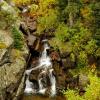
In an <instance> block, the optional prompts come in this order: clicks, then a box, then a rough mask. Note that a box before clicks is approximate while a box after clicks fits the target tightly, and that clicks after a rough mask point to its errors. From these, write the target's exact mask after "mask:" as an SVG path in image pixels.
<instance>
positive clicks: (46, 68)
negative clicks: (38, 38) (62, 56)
mask: <svg viewBox="0 0 100 100" xmlns="http://www.w3.org/2000/svg"><path fill="white" fill-rule="evenodd" d="M43 42H44V50H43V52H42V54H41V57H40V58H39V64H38V66H36V67H35V68H31V69H29V70H26V74H27V76H28V77H29V75H30V73H31V72H32V71H35V70H37V69H39V70H41V72H40V74H39V75H38V85H39V89H38V91H37V93H40V94H45V92H46V90H47V88H46V87H44V85H43V83H42V80H43V78H44V77H46V75H48V76H49V80H50V84H51V90H50V96H55V95H56V78H55V76H54V75H53V71H54V69H53V68H52V62H51V58H50V57H49V56H48V55H47V50H48V49H50V47H49V45H48V43H47V40H43ZM33 88H34V85H33V84H32V82H30V81H29V78H27V79H26V87H25V93H35V92H34V89H33Z"/></svg>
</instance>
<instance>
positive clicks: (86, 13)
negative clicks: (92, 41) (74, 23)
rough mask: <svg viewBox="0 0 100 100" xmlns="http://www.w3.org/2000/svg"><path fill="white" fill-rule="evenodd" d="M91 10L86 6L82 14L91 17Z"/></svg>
mask: <svg viewBox="0 0 100 100" xmlns="http://www.w3.org/2000/svg"><path fill="white" fill-rule="evenodd" d="M90 13H91V10H90V9H89V8H88V7H84V8H82V9H81V14H82V16H83V17H84V18H87V17H89V15H90Z"/></svg>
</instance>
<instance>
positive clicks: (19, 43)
mask: <svg viewBox="0 0 100 100" xmlns="http://www.w3.org/2000/svg"><path fill="white" fill-rule="evenodd" d="M12 36H13V38H14V47H15V48H16V49H22V47H23V44H24V42H23V37H22V34H21V32H20V31H19V30H18V29H17V28H16V27H13V28H12Z"/></svg>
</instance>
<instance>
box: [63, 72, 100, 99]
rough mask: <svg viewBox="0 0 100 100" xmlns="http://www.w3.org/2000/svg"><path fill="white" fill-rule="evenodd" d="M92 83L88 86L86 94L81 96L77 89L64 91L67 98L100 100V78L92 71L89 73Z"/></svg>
mask: <svg viewBox="0 0 100 100" xmlns="http://www.w3.org/2000/svg"><path fill="white" fill-rule="evenodd" d="M88 77H89V79H90V85H88V86H87V87H86V92H85V94H84V95H82V96H80V95H79V93H78V91H76V90H70V89H69V90H67V91H64V94H65V97H66V100H100V78H98V77H97V76H96V75H93V74H92V73H91V72H90V73H89V74H88Z"/></svg>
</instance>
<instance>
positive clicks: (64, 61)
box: [62, 57, 75, 69]
mask: <svg viewBox="0 0 100 100" xmlns="http://www.w3.org/2000/svg"><path fill="white" fill-rule="evenodd" d="M62 66H63V67H64V68H65V69H73V68H75V62H73V61H71V59H70V58H69V57H67V58H66V59H62Z"/></svg>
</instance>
